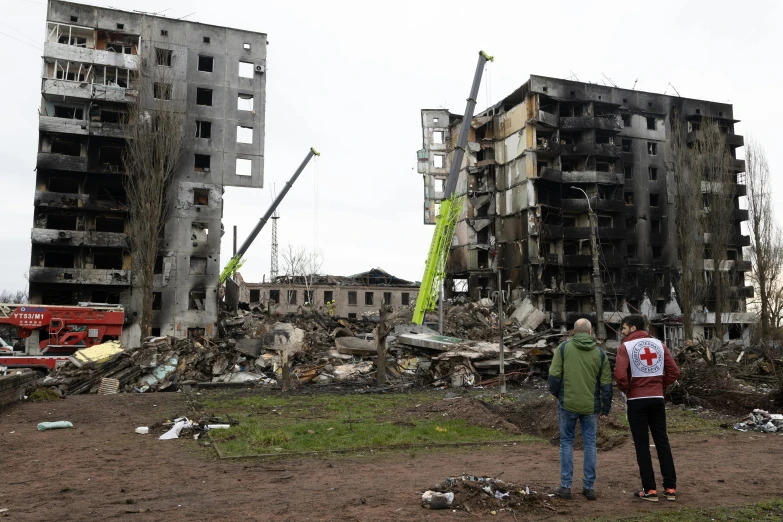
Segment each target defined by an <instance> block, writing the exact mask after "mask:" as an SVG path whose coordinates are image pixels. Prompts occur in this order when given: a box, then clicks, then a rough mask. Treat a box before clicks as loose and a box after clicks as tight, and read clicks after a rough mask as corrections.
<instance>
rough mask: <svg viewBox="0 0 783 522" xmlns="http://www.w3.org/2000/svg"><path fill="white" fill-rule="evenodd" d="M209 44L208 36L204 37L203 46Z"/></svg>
mask: <svg viewBox="0 0 783 522" xmlns="http://www.w3.org/2000/svg"><path fill="white" fill-rule="evenodd" d="M209 42H210V38H209V36H205V37H204V43H205V44H208V43H209Z"/></svg>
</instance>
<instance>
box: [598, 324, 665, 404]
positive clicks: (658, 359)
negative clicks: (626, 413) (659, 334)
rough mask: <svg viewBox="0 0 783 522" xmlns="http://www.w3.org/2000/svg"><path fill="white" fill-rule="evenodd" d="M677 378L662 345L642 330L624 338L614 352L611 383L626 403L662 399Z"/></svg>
mask: <svg viewBox="0 0 783 522" xmlns="http://www.w3.org/2000/svg"><path fill="white" fill-rule="evenodd" d="M679 376H680V369H679V368H677V363H676V362H674V358H673V357H672V354H671V353H670V352H669V349H668V348H666V345H665V344H663V343H662V342H661V341H659V340H658V339H655V338H654V337H650V334H648V333H647V332H645V331H644V330H637V331H635V332H633V333H631V334H630V335H628V336H627V337H626V338H625V339H623V342H622V343H621V344H620V346H619V348H617V359H616V361H615V366H614V380H615V381H616V382H617V387H618V388H619V389H620V391H622V392H623V393H625V394H626V395H627V396H628V399H629V400H631V399H646V398H650V397H661V398H662V397H663V390H664V389H666V387H667V386H669V385H670V384H672V383H673V382H674V381H676V380H677V378H678V377H679Z"/></svg>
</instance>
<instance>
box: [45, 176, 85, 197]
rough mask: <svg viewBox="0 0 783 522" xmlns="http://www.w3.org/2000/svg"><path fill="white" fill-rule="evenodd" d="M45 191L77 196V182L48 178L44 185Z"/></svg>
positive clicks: (67, 179)
mask: <svg viewBox="0 0 783 522" xmlns="http://www.w3.org/2000/svg"><path fill="white" fill-rule="evenodd" d="M46 190H48V191H49V192H66V193H71V194H78V193H79V182H78V181H77V180H75V179H69V178H49V181H48V182H47V183H46Z"/></svg>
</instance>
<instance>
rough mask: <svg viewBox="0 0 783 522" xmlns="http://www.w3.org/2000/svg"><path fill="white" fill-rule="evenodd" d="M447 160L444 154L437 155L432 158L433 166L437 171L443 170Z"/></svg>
mask: <svg viewBox="0 0 783 522" xmlns="http://www.w3.org/2000/svg"><path fill="white" fill-rule="evenodd" d="M445 158H446V156H444V155H443V154H435V155H433V156H432V166H433V167H435V168H436V169H442V168H443V166H444V164H445V161H444V160H445Z"/></svg>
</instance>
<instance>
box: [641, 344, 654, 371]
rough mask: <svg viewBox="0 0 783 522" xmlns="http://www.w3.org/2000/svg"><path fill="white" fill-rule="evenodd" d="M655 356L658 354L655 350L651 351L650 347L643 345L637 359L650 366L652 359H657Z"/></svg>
mask: <svg viewBox="0 0 783 522" xmlns="http://www.w3.org/2000/svg"><path fill="white" fill-rule="evenodd" d="M657 358H658V354H657V353H655V352H651V351H650V348H649V347H647V346H645V347H644V351H643V352H642V354H641V355H640V356H639V359H641V360H643V361H644V362H646V363H647V366H652V365H653V361H655V359H657Z"/></svg>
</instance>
